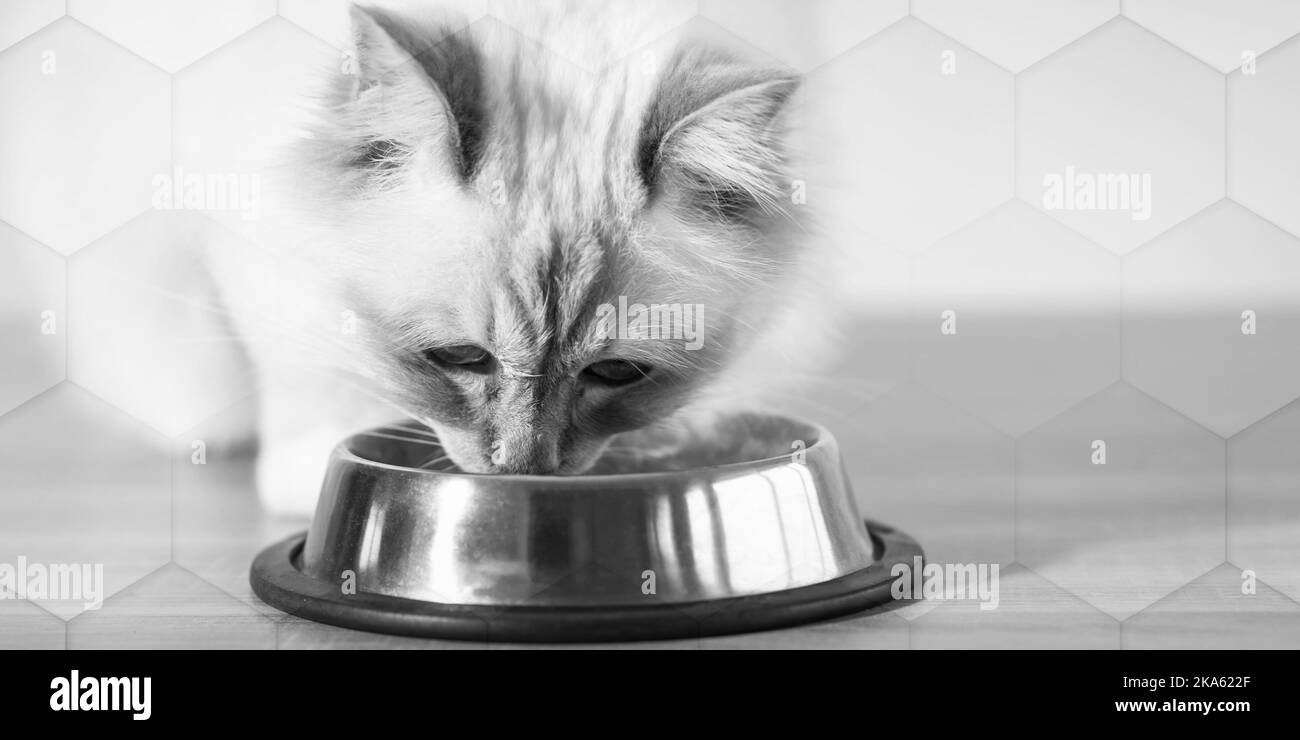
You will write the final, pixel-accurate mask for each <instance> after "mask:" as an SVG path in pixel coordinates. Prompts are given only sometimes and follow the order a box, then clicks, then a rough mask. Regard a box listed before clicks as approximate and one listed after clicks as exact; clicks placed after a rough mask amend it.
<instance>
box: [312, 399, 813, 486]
mask: <svg viewBox="0 0 1300 740" xmlns="http://www.w3.org/2000/svg"><path fill="white" fill-rule="evenodd" d="M755 413H761V412H755ZM762 415H763V416H767V417H772V418H777V419H781V420H784V421H790V422H794V423H795V424H801V425H803V426H805V427H807V428H809V429H811V430H813V431H814V432H816V433H817V438H816V440H815V441H813V442H812V444H809V445H807V446H806V447H805V448H804V449H803V451H804V452H805V453H807V452H811V451H812V450H814V449H825V448H826V447H828V446H829V447H834V448H835V450H836V451H838V445H836V444H835V436H834V435H833V434H831V432H830V430H829V429H827V428H826V427H824V426H822V425H821V424H818V423H817V422H815V421H809V420H807V419H805V418H803V417H800V416H794V415H792V414H775V413H773V414H769V413H763V414H762ZM413 423H418V422H413V421H410V420H407V421H404V422H397V423H394V424H386V425H384V426H383V427H372V428H368V429H364V430H362V431H360V432H356V433H353V434H350V435H348V436H347V437H346V438H345V439H343V440H342V441H341V442H339V443H338V444H337V445H335V447H334V452H333V453H332V455H331V462H339V461H342V462H349V463H353V464H356V465H363V466H366V467H371V468H379V469H383V470H391V471H395V472H399V473H407V474H411V475H419V476H422V477H424V476H428V477H445V478H458V479H470V480H473V479H479V478H488V479H491V480H494V481H502V482H508V483H531V484H534V485H538V484H545V485H555V484H556V483H560V484H563V483H566V482H568V483H570V484H572V483H573V482H576V481H582V482H591V483H602V482H603V483H609V482H613V481H619V482H637V481H644V480H666V479H671V478H680V477H692V476H699V475H701V474H704V473H709V474H717V473H719V472H723V471H725V472H742V471H751V470H759V469H766V468H770V467H772V466H773V464H775V463H784V462H793V457H794V454H795V453H796V452H798V450H793V451H791V452H785V453H782V454H780V455H772V456H770V457H765V458H760V459H758V460H741V461H738V462H731V463H723V464H721V465H708V466H703V467H691V468H685V469H683V470H666V471H663V472H640V473H601V474H598V475H585V474H579V475H532V474H520V473H508V474H504V475H497V474H493V473H462V472H459V471H457V472H448V471H443V470H427V469H423V468H408V467H405V466H402V465H394V464H392V463H386V462H381V461H378V460H371V459H369V458H365V457H362V456H360V455H358V454H357V453H355V452H353V451H352V450H351V449H350V448H349V446H348V445H349V443H350V442H351V441H352V440H353V438H355V437H358V436H361V435H363V434H367V433H368V432H370V431H372V430H373V429H383V428H393V427H396V426H405V425H409V424H413Z"/></svg>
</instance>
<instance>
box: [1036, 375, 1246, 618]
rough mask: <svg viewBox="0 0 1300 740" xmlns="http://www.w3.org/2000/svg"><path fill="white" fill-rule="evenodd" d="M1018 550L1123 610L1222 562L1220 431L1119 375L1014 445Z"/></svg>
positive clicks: (1046, 571) (1094, 599)
mask: <svg viewBox="0 0 1300 740" xmlns="http://www.w3.org/2000/svg"><path fill="white" fill-rule="evenodd" d="M1018 466H1019V480H1018V497H1017V514H1016V528H1017V540H1016V555H1017V559H1018V560H1019V561H1020V562H1021V563H1024V564H1025V565H1027V566H1029V567H1030V568H1032V569H1033V570H1034V571H1036V572H1037V573H1039V574H1041V575H1042V576H1043V577H1045V578H1047V579H1048V580H1050V581H1051V582H1053V583H1055V584H1057V585H1059V586H1061V587H1062V588H1064V589H1065V590H1066V591H1069V592H1070V593H1072V594H1075V595H1076V596H1079V597H1080V598H1082V599H1083V600H1084V601H1087V602H1088V603H1090V604H1092V605H1093V606H1096V607H1097V608H1098V609H1101V610H1102V611H1104V612H1106V613H1107V614H1110V615H1111V616H1114V617H1116V618H1119V619H1122V618H1124V617H1127V616H1128V615H1130V614H1132V613H1134V612H1136V611H1138V610H1139V609H1142V608H1143V607H1145V606H1147V605H1149V604H1151V603H1152V602H1154V601H1155V600H1156V599H1159V598H1160V597H1162V596H1164V595H1165V594H1168V593H1170V592H1171V591H1173V590H1174V589H1176V588H1178V587H1179V586H1182V585H1183V584H1185V583H1187V582H1189V581H1191V580H1192V579H1194V578H1196V577H1198V576H1200V575H1202V574H1204V573H1206V572H1207V571H1209V570H1210V569H1211V568H1213V567H1215V566H1216V565H1218V564H1219V563H1222V562H1223V552H1224V550H1223V532H1224V521H1223V509H1224V448H1223V440H1221V439H1219V438H1217V437H1215V436H1214V435H1213V434H1211V433H1209V432H1208V431H1206V430H1205V429H1202V428H1201V427H1199V426H1197V425H1196V424H1194V423H1193V422H1191V421H1189V420H1187V419H1186V418H1185V417H1183V416H1180V415H1179V414H1177V413H1176V412H1174V411H1172V410H1170V409H1168V408H1165V407H1164V406H1161V405H1160V404H1159V403H1157V402H1155V401H1153V400H1151V399H1150V398H1148V397H1147V396H1145V395H1143V394H1142V393H1140V392H1138V391H1137V390H1135V389H1134V388H1132V387H1131V386H1128V385H1126V384H1124V383H1117V384H1115V385H1113V386H1111V387H1110V388H1108V389H1106V390H1105V391H1102V392H1101V393H1099V394H1097V395H1096V396H1093V397H1092V398H1090V399H1088V400H1087V401H1085V402H1083V403H1082V404H1079V405H1078V406H1076V407H1075V408H1073V409H1071V410H1069V411H1067V412H1066V413H1064V414H1062V415H1061V416H1058V417H1057V418H1055V419H1053V420H1052V421H1050V422H1048V423H1046V424H1044V425H1043V426H1041V427H1039V428H1038V429H1035V430H1034V431H1032V432H1030V433H1029V434H1028V435H1026V436H1025V437H1024V439H1022V440H1021V442H1020V446H1019V449H1018Z"/></svg>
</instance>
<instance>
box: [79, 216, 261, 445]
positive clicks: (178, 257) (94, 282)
mask: <svg viewBox="0 0 1300 740" xmlns="http://www.w3.org/2000/svg"><path fill="white" fill-rule="evenodd" d="M236 238H237V237H235V236H233V235H231V234H229V233H228V232H225V231H224V230H223V229H222V228H221V227H220V226H218V225H216V224H214V223H212V222H211V221H209V220H208V219H205V218H204V217H203V216H201V215H199V214H196V213H189V212H183V211H168V212H160V211H150V212H149V213H146V214H145V215H143V216H141V217H140V218H138V219H136V220H135V221H132V222H131V223H130V224H128V225H127V226H125V227H123V228H121V229H119V230H117V231H115V232H113V233H112V234H110V235H109V236H107V237H105V238H104V239H102V240H100V241H99V242H96V243H95V244H94V245H93V246H91V247H88V248H87V249H84V250H82V252H81V253H79V254H78V255H76V257H74V258H73V260H72V262H71V263H70V265H69V268H68V269H69V279H68V284H69V294H70V300H69V315H70V319H69V322H70V324H71V330H70V334H69V338H68V342H69V362H68V374H69V377H70V378H71V379H72V380H74V381H76V382H77V383H80V384H81V385H83V386H85V387H86V388H88V389H90V390H91V391H94V392H95V393H97V394H99V395H100V396H102V397H103V398H104V399H106V400H108V401H109V402H111V403H113V404H115V405H117V406H118V407H120V408H121V409H122V410H124V411H126V412H127V413H129V414H132V415H133V416H136V417H137V418H139V419H142V420H143V421H145V422H146V423H148V424H149V425H150V426H152V427H154V428H155V429H157V430H159V431H160V432H162V433H164V434H166V435H167V436H169V437H170V436H173V435H175V434H179V433H180V432H182V431H184V430H185V429H186V428H188V427H190V426H193V425H194V424H195V423H197V422H199V421H200V420H202V419H203V418H205V417H207V416H210V415H211V414H213V413H215V412H216V411H217V410H219V409H221V408H222V407H224V406H226V405H228V404H230V403H231V402H232V401H234V400H235V399H237V398H239V397H240V396H242V395H245V394H246V393H248V392H249V391H250V390H251V385H250V381H249V380H248V379H247V377H246V368H245V366H244V364H243V361H242V357H241V355H240V354H239V352H240V350H239V348H238V345H237V344H236V343H235V341H234V339H235V337H233V336H231V329H230V328H229V327H228V326H227V324H226V323H225V321H224V320H223V319H224V316H223V312H224V309H223V308H221V307H220V305H219V302H218V299H217V297H216V294H215V289H214V288H213V286H212V285H211V284H210V283H209V282H208V281H207V280H206V279H205V278H204V277H203V272H202V271H201V269H200V265H201V260H202V256H201V254H202V253H201V250H202V248H203V247H204V246H205V243H206V244H207V245H208V246H211V247H212V248H214V249H221V248H223V245H224V244H225V243H227V242H229V241H230V240H234V239H236Z"/></svg>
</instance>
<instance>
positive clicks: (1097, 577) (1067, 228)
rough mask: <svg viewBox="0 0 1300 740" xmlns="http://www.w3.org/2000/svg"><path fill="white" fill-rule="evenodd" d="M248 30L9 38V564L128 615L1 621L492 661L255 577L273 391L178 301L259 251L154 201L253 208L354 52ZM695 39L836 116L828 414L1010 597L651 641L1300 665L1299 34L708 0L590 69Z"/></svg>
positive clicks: (48, 29) (45, 27) (137, 2)
mask: <svg viewBox="0 0 1300 740" xmlns="http://www.w3.org/2000/svg"><path fill="white" fill-rule="evenodd" d="M383 4H386V5H395V6H401V5H403V4H408V3H405V2H402V1H401V0H390V2H386V3H383ZM453 4H454V5H455V6H456V7H457V9H458V10H459V11H460V12H461V14H462V16H463V17H464V19H465V21H466V22H467V23H473V22H490V23H496V24H501V25H503V26H505V27H506V29H511V28H512V26H511V24H512V22H514V14H515V12H516V11H517V4H516V3H513V2H509V1H508V0H458V1H457V2H454V3H453ZM217 5H218V4H216V3H212V2H207V1H206V0H204V1H200V0H186V1H184V2H177V1H175V0H171V1H169V2H162V1H161V0H129V1H125V2H112V3H109V2H106V1H103V0H67V1H66V2H62V1H60V0H13V1H12V2H6V3H3V5H2V7H0V107H3V109H4V110H5V111H7V112H13V111H17V112H19V114H18V115H9V116H7V117H6V118H5V122H4V129H3V134H4V136H0V170H3V171H4V172H5V173H6V176H5V177H4V178H3V180H2V181H0V182H2V183H3V184H0V264H3V270H0V346H3V352H0V563H13V562H15V560H16V559H17V558H19V557H26V558H30V559H32V560H40V561H45V562H97V563H102V564H104V566H105V588H104V593H103V597H104V601H103V604H102V606H101V607H100V608H99V609H97V610H93V611H83V609H82V607H81V606H80V605H78V604H74V603H68V602H64V601H60V600H57V599H39V598H38V599H30V600H13V599H9V598H4V599H0V648H5V647H16V646H21V647H55V648H57V647H63V646H71V647H100V646H122V645H130V646H137V645H138V646H152V645H190V646H193V645H200V646H204V647H244V648H281V649H294V648H310V647H322V646H324V647H355V648H415V649H443V648H461V647H482V646H484V645H485V644H487V640H486V630H485V640H484V641H482V642H480V643H474V642H464V643H442V642H437V641H427V640H413V639H407V638H398V637H391V636H384V635H370V634H362V633H356V632H351V631H348V630H341V629H338V628H334V627H329V626H326V625H320V624H315V623H312V622H307V621H304V620H301V619H297V618H295V617H292V616H288V615H284V614H281V613H279V612H277V611H275V610H273V609H270V608H269V607H266V606H265V605H263V604H261V602H259V601H258V600H257V599H256V598H255V597H254V596H253V595H252V594H251V592H250V591H249V588H248V584H247V566H248V562H249V560H250V559H251V557H252V555H253V554H254V553H255V552H256V551H257V550H258V549H259V548H260V547H261V546H263V545H265V544H266V543H268V542H270V541H273V540H276V539H278V538H280V537H282V536H284V535H285V534H287V533H290V532H293V531H298V530H300V529H301V528H302V527H303V525H304V522H302V521H297V520H291V519H281V518H277V517H272V516H268V515H267V514H266V513H264V512H262V511H261V510H260V509H259V508H258V506H257V503H256V499H255V497H254V496H253V495H252V472H251V468H250V467H249V456H248V454H247V450H246V449H245V447H246V443H243V442H241V441H240V439H239V438H238V435H235V434H233V433H232V432H231V430H232V429H237V428H239V427H240V426H242V425H245V424H246V423H247V421H248V419H249V418H251V417H252V415H253V414H254V413H255V409H256V405H255V390H256V389H255V388H254V384H253V382H252V380H251V379H247V376H246V375H241V374H240V373H239V372H238V371H236V372H234V373H233V374H232V373H231V372H229V369H230V368H228V367H225V368H224V369H223V367H224V366H223V365H222V363H225V362H228V361H229V355H228V354H227V353H223V352H222V351H221V347H222V342H223V341H225V340H229V339H230V337H228V336H225V332H226V329H225V327H224V324H222V321H221V316H220V312H219V311H216V310H213V309H214V306H213V304H212V302H211V300H210V299H211V296H209V295H206V294H205V293H203V288H202V287H201V286H196V285H193V284H189V283H185V282H178V279H179V278H178V275H181V274H183V273H184V272H185V270H184V269H181V268H183V267H184V266H185V264H187V261H188V260H192V259H193V258H194V255H193V252H192V247H193V245H194V243H195V242H196V241H198V240H204V241H208V242H212V241H215V242H218V243H220V242H223V241H224V242H226V243H228V244H230V245H240V244H243V243H244V241H243V240H244V239H245V238H254V239H255V238H256V234H255V233H254V232H253V231H252V229H253V225H252V224H250V223H249V222H248V220H247V219H245V218H242V217H241V214H239V213H237V212H232V211H231V210H229V209H224V210H223V209H214V208H206V209H204V208H187V209H183V210H181V211H177V210H174V209H160V208H159V206H158V204H157V202H156V196H157V194H158V185H157V180H158V178H159V177H160V176H162V177H164V179H165V178H166V177H171V176H174V175H179V174H180V172H182V171H187V172H197V173H209V174H212V173H217V174H224V175H235V176H238V175H244V174H257V172H256V170H255V167H256V166H257V165H256V163H257V162H259V161H260V160H261V159H262V158H263V157H262V154H263V153H264V152H266V151H269V150H271V149H273V148H274V147H275V146H276V144H277V143H278V142H280V141H283V140H284V139H285V138H286V137H288V136H291V135H292V134H293V133H294V128H295V120H296V119H295V117H294V116H296V115H298V113H299V107H298V105H297V103H298V101H300V100H301V95H302V94H303V93H305V92H310V86H309V84H308V81H309V80H311V79H312V78H313V77H315V76H316V75H317V74H318V73H319V72H320V71H321V70H322V69H331V68H339V66H340V65H344V66H346V64H347V63H348V61H349V52H348V50H347V49H348V46H349V43H350V42H349V39H348V34H347V30H346V12H345V9H346V3H344V2H342V0H334V1H332V2H319V1H317V0H312V1H311V2H307V1H306V0H279V2H274V1H273V0H237V1H236V2H229V3H221V4H220V11H219V12H218V10H217ZM570 5H571V7H579V8H580V6H581V5H582V3H576V4H570ZM638 5H643V4H638ZM629 7H630V6H629ZM638 9H639V10H641V9H640V8H638ZM692 23H703V24H711V25H713V26H716V27H717V28H719V29H721V30H723V31H725V32H726V33H727V34H730V35H731V36H733V37H734V38H735V39H736V40H737V41H738V42H739V43H740V44H743V45H747V46H749V47H751V48H752V49H753V50H754V52H755V53H757V54H760V55H765V56H766V57H768V58H769V59H771V60H775V62H777V63H779V64H784V65H787V66H789V67H792V68H794V69H797V70H799V71H801V72H804V73H806V82H805V90H804V93H805V94H806V95H807V96H808V99H809V100H812V101H815V100H819V99H820V100H822V101H829V102H828V103H824V104H825V105H827V106H828V107H826V108H823V109H820V111H819V112H818V114H816V115H813V116H811V117H810V118H809V120H808V121H807V126H806V128H807V133H808V134H810V135H811V136H812V137H814V140H815V139H817V138H820V139H821V140H823V141H826V142H834V143H835V153H836V154H837V159H838V160H840V164H841V165H842V166H843V168H844V170H845V171H847V172H848V173H849V176H848V177H847V178H844V179H843V181H836V182H830V181H827V180H818V179H817V177H816V174H817V173H816V172H814V171H810V172H809V173H806V176H807V178H808V182H807V186H808V192H809V197H810V198H822V199H823V201H822V203H821V205H823V206H824V207H825V208H824V210H825V211H826V212H828V213H829V214H831V215H832V216H833V218H832V219H831V223H830V225H829V228H830V230H831V232H832V233H833V234H835V235H836V236H837V237H838V241H837V244H836V247H837V248H838V252H840V253H842V254H841V255H840V256H841V257H843V258H844V264H843V265H837V266H836V267H835V268H834V269H833V270H831V269H828V273H833V274H828V275H827V285H828V289H829V290H830V291H831V292H833V293H834V294H835V295H837V296H840V297H842V298H843V299H844V304H843V305H845V306H846V307H847V308H846V311H847V312H848V314H849V315H848V316H846V317H845V326H846V327H847V328H846V338H845V341H843V342H841V343H840V348H839V350H840V351H839V352H838V353H837V354H836V356H835V357H834V358H832V359H831V360H830V362H831V364H829V365H827V366H826V367H825V368H824V369H826V370H827V372H826V373H825V375H827V376H828V379H827V381H826V382H825V383H824V384H823V385H819V386H817V387H816V388H813V387H809V388H808V389H807V390H808V392H807V393H806V394H805V396H804V397H803V398H801V399H799V403H800V404H802V409H803V410H804V412H805V413H806V414H807V415H809V416H814V417H816V418H819V419H821V420H824V421H825V423H827V425H828V426H830V427H831V428H832V430H833V431H834V432H835V433H836V434H837V436H838V437H839V438H840V442H841V447H842V449H843V450H844V451H845V463H846V467H847V468H848V469H849V471H850V472H851V474H852V476H853V480H854V487H855V490H856V491H857V493H858V496H859V503H860V505H861V507H862V509H863V511H864V512H865V513H867V514H869V515H870V516H872V517H874V518H879V519H881V520H884V521H888V522H890V523H892V524H895V525H897V526H899V527H900V528H902V529H904V530H906V531H908V532H910V533H912V534H914V535H916V536H917V537H918V539H920V541H921V542H922V544H923V545H924V546H925V547H926V549H927V552H928V554H929V556H930V557H931V558H932V559H933V560H934V561H936V562H941V563H942V562H948V563H954V562H958V563H959V562H980V563H988V564H998V565H999V566H1000V567H1001V569H1002V571H1001V597H1000V605H999V607H998V609H996V610H991V611H984V610H981V609H979V608H978V606H977V605H976V604H975V603H973V602H969V601H943V600H939V601H935V600H930V601H926V602H924V603H920V604H912V605H908V606H905V607H903V608H900V609H897V610H896V611H893V612H887V613H877V614H869V615H863V616H859V617H855V618H852V619H846V620H839V621H835V622H831V623H828V624H821V625H811V626H807V627H803V628H799V629H793V630H785V631H781V632H777V633H764V634H757V635H741V636H734V637H728V638H710V639H701V640H681V641H676V642H673V643H667V644H662V645H654V647H679V648H700V647H706V648H707V647H838V648H859V649H878V648H909V647H910V648H916V649H925V648H943V647H984V646H989V647H992V646H1017V647H1038V646H1043V647H1046V646H1052V647H1058V646H1060V647H1077V648H1113V647H1122V648H1125V649H1129V648H1133V649H1143V648H1159V647H1182V646H1192V647H1200V646H1214V647H1229V648H1240V647H1255V646H1259V647H1276V646H1290V647H1294V646H1296V645H1297V644H1300V628H1298V625H1300V550H1298V549H1297V548H1298V545H1297V543H1300V466H1297V463H1296V461H1295V460H1296V456H1295V454H1294V450H1295V449H1296V446H1297V445H1298V444H1300V400H1298V399H1300V381H1298V380H1297V378H1300V350H1297V349H1296V348H1297V347H1300V341H1297V340H1300V290H1297V288H1298V287H1300V241H1297V239H1300V180H1297V178H1296V175H1295V173H1296V172H1297V171H1300V141H1298V140H1297V138H1296V137H1295V135H1294V132H1295V131H1296V130H1298V129H1300V105H1297V92H1296V91H1297V90H1300V38H1298V37H1297V36H1296V34H1297V32H1300V8H1298V7H1297V5H1296V4H1295V3H1291V2H1285V1H1284V0H1260V1H1259V2H1252V3H1238V2H1229V0H1194V1H1191V2H1186V1H1183V0H1180V1H1179V2H1173V0H1126V2H1123V3H1121V2H1119V1H1118V0H1035V1H1034V2H1030V1H1029V0H984V1H983V2H980V3H972V2H965V1H959V0H913V1H912V2H910V3H909V2H906V0H871V1H869V2H863V1H862V0H854V1H852V2H849V1H848V0H818V1H817V2H811V3H798V4H796V3H793V2H779V1H778V0H764V2H752V1H746V2H737V1H733V0H685V1H682V2H668V3H665V4H664V6H663V7H662V9H661V10H660V11H657V12H654V13H651V14H649V15H648V16H646V20H645V22H644V23H638V24H629V29H630V30H629V31H628V34H627V36H626V38H623V39H621V40H620V42H619V45H618V47H617V49H618V50H621V51H616V52H615V53H612V54H611V56H610V58H608V59H604V60H599V61H598V62H597V63H596V64H594V65H593V66H592V67H591V68H589V69H585V70H583V71H582V72H583V73H584V74H588V75H590V76H591V79H592V80H593V84H598V82H599V81H600V80H601V79H602V78H601V77H600V75H601V74H602V72H604V71H605V70H606V69H607V68H608V67H610V65H614V64H618V63H621V62H623V61H625V60H626V59H634V58H635V57H636V56H637V55H644V54H652V53H658V51H659V49H660V47H659V46H658V45H657V43H658V42H659V41H660V40H661V39H662V38H664V37H665V35H666V34H669V33H670V32H671V31H673V30H674V29H676V28H679V27H682V26H686V25H689V24H692ZM517 31H518V33H520V34H523V35H525V36H528V31H527V30H526V29H524V28H519V29H517ZM529 38H532V37H529ZM533 41H535V42H536V43H537V44H539V45H541V46H542V47H543V48H544V49H546V50H547V51H549V52H551V53H554V54H556V55H557V56H559V57H561V58H566V59H567V58H568V57H566V56H565V55H566V51H567V50H566V49H565V48H562V47H560V46H558V45H557V46H556V47H555V48H550V46H548V44H550V43H551V42H550V41H548V39H546V38H542V37H538V38H534V39H533ZM620 54H624V55H626V57H621V56H620ZM92 134H93V135H92ZM801 174H803V173H801ZM158 316H162V317H166V318H168V320H169V321H170V322H172V323H168V324H167V325H165V326H159V325H156V324H148V323H146V322H145V321H144V319H145V318H152V317H158ZM51 322H52V323H51ZM196 322H197V323H196ZM196 326H202V327H204V328H202V329H196V328H195V327H196ZM51 327H53V328H52V330H51ZM232 377H233V378H235V379H236V380H233V381H232V380H230V379H231V378H232ZM239 378H244V379H243V380H240V379H239ZM1099 445H1100V446H1099ZM200 449H201V450H202V454H201V455H200V454H198V451H199V450H200ZM1099 452H1100V453H1101V454H1100V456H1099ZM590 567H591V568H593V569H606V570H608V569H611V568H613V569H617V568H620V567H622V566H621V565H620V564H617V563H592V564H591V566H590ZM588 575H591V574H584V573H575V574H572V575H571V576H570V577H573V578H582V577H586V576H588ZM772 575H773V577H778V576H780V577H784V576H783V575H782V574H772ZM1247 583H1249V584H1250V587H1249V588H1247V587H1246V585H1245V584H1247ZM714 616H717V615H715V614H711V613H707V612H701V611H694V612H691V613H684V615H683V617H684V618H685V619H690V620H695V621H696V622H698V623H701V624H704V623H706V622H707V620H708V619H710V618H713V617H714Z"/></svg>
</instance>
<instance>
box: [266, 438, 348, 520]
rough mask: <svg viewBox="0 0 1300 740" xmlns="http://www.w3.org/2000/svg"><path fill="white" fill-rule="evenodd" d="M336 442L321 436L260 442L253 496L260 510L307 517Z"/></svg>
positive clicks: (314, 501)
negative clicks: (286, 440) (260, 449)
mask: <svg viewBox="0 0 1300 740" xmlns="http://www.w3.org/2000/svg"><path fill="white" fill-rule="evenodd" d="M336 442H337V440H336V439H334V438H333V437H330V438H328V439H326V438H323V437H322V438H305V439H300V440H295V441H293V442H288V443H276V442H272V443H270V444H265V443H264V445H263V449H262V452H261V454H260V455H259V456H258V459H257V496H258V499H259V500H260V501H261V503H262V508H264V509H265V510H266V511H267V512H268V513H270V514H273V515H277V516H295V517H304V516H306V517H309V516H311V515H312V513H313V512H314V511H315V510H316V499H317V498H318V497H319V496H320V489H321V483H323V482H324V478H325V469H326V467H327V466H328V464H329V455H330V452H331V450H333V448H334V445H335V443H336Z"/></svg>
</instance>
